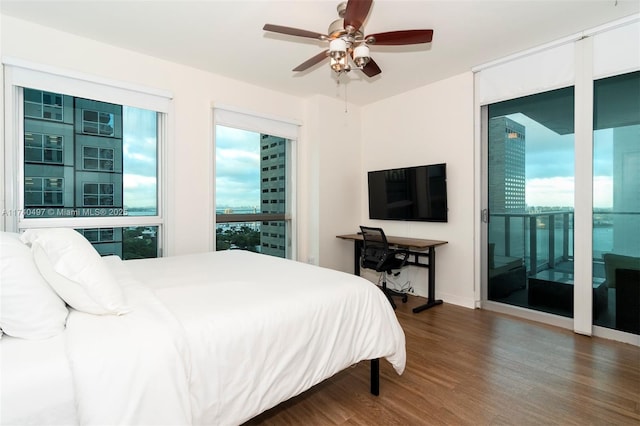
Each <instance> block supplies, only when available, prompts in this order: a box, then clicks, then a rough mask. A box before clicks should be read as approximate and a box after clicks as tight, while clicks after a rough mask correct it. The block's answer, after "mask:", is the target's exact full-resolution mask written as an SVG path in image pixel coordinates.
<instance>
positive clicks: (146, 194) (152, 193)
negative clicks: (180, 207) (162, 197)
mask: <svg viewBox="0 0 640 426" xmlns="http://www.w3.org/2000/svg"><path fill="white" fill-rule="evenodd" d="M122 187H123V193H124V196H123V198H124V205H125V207H127V208H149V209H153V208H156V207H157V196H156V194H157V180H156V178H155V176H141V175H134V174H125V175H123V176H122Z"/></svg>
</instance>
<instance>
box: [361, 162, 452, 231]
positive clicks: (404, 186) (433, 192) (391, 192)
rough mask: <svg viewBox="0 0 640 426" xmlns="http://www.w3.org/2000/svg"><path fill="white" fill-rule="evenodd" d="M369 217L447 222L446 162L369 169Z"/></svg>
mask: <svg viewBox="0 0 640 426" xmlns="http://www.w3.org/2000/svg"><path fill="white" fill-rule="evenodd" d="M368 180H369V218H370V219H383V220H413V221H425V222H447V165H446V164H444V163H443V164H430V165H425V166H415V167H404V168H399V169H388V170H376V171H371V172H368Z"/></svg>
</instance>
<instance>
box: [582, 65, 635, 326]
mask: <svg viewBox="0 0 640 426" xmlns="http://www.w3.org/2000/svg"><path fill="white" fill-rule="evenodd" d="M593 84H594V105H593V108H594V121H593V229H592V240H593V277H594V281H596V280H597V281H598V282H601V283H604V284H605V285H606V288H607V290H606V293H607V294H606V296H607V297H606V298H605V297H604V295H605V294H604V292H603V294H602V297H594V299H593V310H594V312H602V314H601V315H596V316H595V317H594V319H593V321H594V324H596V325H600V326H603V327H607V328H613V329H617V330H622V331H627V332H631V333H635V334H640V323H639V322H638V320H637V319H635V320H634V318H638V316H637V315H638V309H640V300H638V298H637V297H636V296H633V293H631V294H629V293H628V292H629V291H630V290H631V291H633V290H634V289H635V288H637V286H638V284H639V283H638V282H637V278H635V277H633V276H631V277H630V278H626V281H625V277H624V273H623V276H621V277H620V278H622V281H621V282H618V280H617V279H616V274H617V272H616V269H629V270H637V269H640V71H636V72H632V73H627V74H621V75H617V76H614V77H608V78H603V79H599V80H596V81H594V83H593ZM636 277H637V275H636ZM636 294H637V293H636ZM634 299H635V300H634ZM634 315H635V317H634Z"/></svg>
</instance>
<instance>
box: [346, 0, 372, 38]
mask: <svg viewBox="0 0 640 426" xmlns="http://www.w3.org/2000/svg"><path fill="white" fill-rule="evenodd" d="M371 3H373V0H349V1H348V2H347V8H346V10H345V12H344V28H345V29H347V27H353V29H354V30H355V31H357V30H359V29H360V27H361V26H362V23H363V22H364V20H365V19H366V17H367V15H368V14H369V10H370V9H371Z"/></svg>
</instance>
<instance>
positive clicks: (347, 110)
mask: <svg viewBox="0 0 640 426" xmlns="http://www.w3.org/2000/svg"><path fill="white" fill-rule="evenodd" d="M348 88H349V85H348V84H345V85H344V113H345V114H348V113H349V103H348V102H347V89H348Z"/></svg>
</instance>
